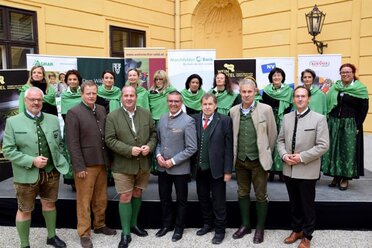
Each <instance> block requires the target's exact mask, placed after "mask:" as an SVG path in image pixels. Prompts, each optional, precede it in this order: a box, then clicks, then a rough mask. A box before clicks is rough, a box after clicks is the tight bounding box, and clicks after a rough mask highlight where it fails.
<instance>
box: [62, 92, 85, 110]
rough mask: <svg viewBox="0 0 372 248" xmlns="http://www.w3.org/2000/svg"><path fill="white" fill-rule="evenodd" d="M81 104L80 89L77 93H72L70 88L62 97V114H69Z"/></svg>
mask: <svg viewBox="0 0 372 248" xmlns="http://www.w3.org/2000/svg"><path fill="white" fill-rule="evenodd" d="M80 102H81V95H80V87H79V89H78V90H77V92H75V93H74V92H72V91H71V90H70V87H69V88H68V89H67V90H66V91H65V92H63V93H62V95H61V114H63V115H64V114H67V111H69V110H70V109H71V108H73V107H75V106H76V105H78V104H79V103H80Z"/></svg>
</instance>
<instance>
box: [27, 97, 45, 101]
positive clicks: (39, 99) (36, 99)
mask: <svg viewBox="0 0 372 248" xmlns="http://www.w3.org/2000/svg"><path fill="white" fill-rule="evenodd" d="M26 99H27V100H29V101H30V102H42V101H43V99H42V98H28V97H26Z"/></svg>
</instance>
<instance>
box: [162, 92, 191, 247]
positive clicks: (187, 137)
mask: <svg viewBox="0 0 372 248" xmlns="http://www.w3.org/2000/svg"><path fill="white" fill-rule="evenodd" d="M167 101H168V108H169V113H167V114H165V115H163V116H162V117H161V118H160V120H159V124H158V127H157V133H158V145H157V147H156V158H157V162H158V171H159V181H158V182H159V195H160V202H161V206H162V224H163V227H162V228H161V229H160V230H159V231H158V232H157V233H156V236H157V237H162V236H164V235H165V234H166V233H167V232H169V231H171V230H173V227H174V226H175V231H174V234H173V236H172V241H173V242H176V241H178V240H180V239H181V238H182V235H183V229H184V226H185V219H186V206H187V195H188V185H187V183H188V182H189V180H190V157H191V156H192V155H193V154H194V153H195V152H196V150H197V139H196V131H195V121H194V119H193V118H191V117H190V116H188V115H187V114H186V113H184V112H182V109H181V107H182V96H181V93H179V92H178V91H172V92H170V93H169V95H168V97H167ZM173 184H174V186H175V189H176V197H177V209H176V212H177V213H176V220H175V225H174V224H173V223H174V221H173V213H174V212H175V211H174V209H173V207H172V187H173Z"/></svg>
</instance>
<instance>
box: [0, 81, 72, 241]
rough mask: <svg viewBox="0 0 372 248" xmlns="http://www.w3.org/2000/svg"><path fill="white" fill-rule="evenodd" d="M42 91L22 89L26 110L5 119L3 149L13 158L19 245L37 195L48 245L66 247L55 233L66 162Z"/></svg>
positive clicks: (26, 235) (26, 234) (25, 238)
mask: <svg viewBox="0 0 372 248" xmlns="http://www.w3.org/2000/svg"><path fill="white" fill-rule="evenodd" d="M42 101H43V92H42V91H41V90H40V89H39V88H36V87H31V88H29V89H28V90H26V92H25V106H26V109H25V112H23V113H19V114H18V115H16V116H13V117H10V118H8V119H7V122H6V126H5V133H4V140H3V153H4V156H5V158H6V159H8V160H10V161H11V162H12V168H13V175H14V188H15V191H16V197H17V203H18V210H17V214H16V228H17V231H18V235H19V238H20V243H21V244H20V246H21V247H30V242H29V232H30V225H31V213H32V211H33V210H34V206H35V198H36V196H37V195H39V196H40V202H41V207H42V212H43V216H44V219H45V224H46V227H47V230H48V238H47V241H46V243H47V245H52V246H54V247H66V243H65V242H63V241H62V240H61V239H60V238H58V236H57V235H56V219H57V212H56V206H55V202H56V201H57V198H58V187H59V177H60V173H62V174H66V173H67V172H68V167H69V165H68V163H67V161H66V159H65V158H64V157H63V156H62V151H63V143H62V140H61V132H60V128H59V122H58V119H57V117H56V116H54V115H50V114H46V113H42V112H41V109H42V107H43V102H42Z"/></svg>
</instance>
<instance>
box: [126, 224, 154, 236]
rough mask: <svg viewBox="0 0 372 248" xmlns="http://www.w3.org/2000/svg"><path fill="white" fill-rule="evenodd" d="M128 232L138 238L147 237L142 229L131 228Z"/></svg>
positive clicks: (137, 227)
mask: <svg viewBox="0 0 372 248" xmlns="http://www.w3.org/2000/svg"><path fill="white" fill-rule="evenodd" d="M130 232H131V233H134V234H135V235H137V236H140V237H146V236H148V235H149V234H148V233H147V231H146V230H145V229H142V228H140V227H139V226H133V227H131V228H130Z"/></svg>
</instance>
